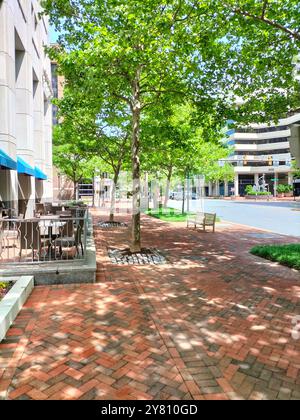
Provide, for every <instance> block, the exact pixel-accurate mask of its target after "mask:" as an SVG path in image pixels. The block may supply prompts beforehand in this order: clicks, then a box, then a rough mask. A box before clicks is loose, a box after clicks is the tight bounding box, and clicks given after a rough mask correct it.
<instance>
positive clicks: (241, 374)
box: [0, 215, 300, 400]
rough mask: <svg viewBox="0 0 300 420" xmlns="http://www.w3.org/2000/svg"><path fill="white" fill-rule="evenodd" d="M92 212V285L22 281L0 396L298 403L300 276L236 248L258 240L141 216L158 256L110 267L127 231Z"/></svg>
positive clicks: (228, 229) (229, 230) (146, 241)
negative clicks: (111, 251)
mask: <svg viewBox="0 0 300 420" xmlns="http://www.w3.org/2000/svg"><path fill="white" fill-rule="evenodd" d="M100 219H101V220H103V217H102V218H99V215H96V216H95V217H94V221H95V238H96V245H97V259H98V273H97V280H98V282H97V283H96V284H93V285H86V284H83V285H68V286H50V287H45V286H40V287H36V288H35V289H34V291H33V293H32V295H31V297H30V298H29V300H28V302H27V304H26V305H25V307H24V309H23V310H22V311H21V313H20V314H19V316H18V317H17V319H16V321H15V323H14V325H13V326H12V327H11V329H10V330H9V332H8V335H7V338H6V340H5V341H3V342H2V343H1V344H0V398H2V399H5V398H7V399H88V400H90V399H99V400H101V399H104V400H105V399H111V400H113V399H114V400H118V399H133V400H135V399H181V400H183V399H186V400H193V399H194V400H198V399H199V400H201V399H284V400H285V399H296V400H299V399H300V373H299V371H300V340H298V341H297V340H293V339H292V337H291V333H292V319H293V317H294V316H295V315H300V274H299V272H296V271H293V270H290V269H288V268H285V267H280V266H278V265H276V264H273V263H270V262H267V261H265V260H261V259H260V258H258V257H255V256H251V255H249V253H248V250H249V249H250V248H251V246H253V245H255V244H258V243H268V242H270V239H267V237H265V236H264V235H261V234H260V232H259V231H255V230H254V229H250V228H246V227H242V226H237V225H231V224H228V225H227V226H226V225H224V226H223V227H220V226H219V227H217V233H216V234H212V233H201V232H194V231H193V230H187V229H186V228H184V226H183V225H181V224H179V225H178V224H176V225H174V224H173V225H170V224H166V223H163V222H161V221H159V220H156V219H149V218H146V217H145V218H144V220H143V224H144V231H143V232H144V234H143V246H145V247H157V248H159V249H160V250H163V252H164V253H165V255H166V257H167V264H165V265H158V266H119V265H113V264H112V263H111V261H110V259H109V258H108V255H107V249H108V248H109V247H119V248H120V244H121V247H122V246H123V247H124V248H126V247H128V242H127V239H128V231H127V230H126V229H119V230H118V229H116V230H109V231H108V230H105V229H101V228H99V227H97V223H98V222H99V220H100ZM120 220H121V221H128V219H127V218H126V217H124V218H120ZM253 232H254V233H255V232H257V235H253ZM275 236H276V235H275ZM286 241H289V242H293V241H296V239H295V238H294V239H292V238H284V237H280V236H276V238H273V239H272V242H286Z"/></svg>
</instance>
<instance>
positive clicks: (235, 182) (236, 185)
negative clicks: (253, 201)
mask: <svg viewBox="0 0 300 420" xmlns="http://www.w3.org/2000/svg"><path fill="white" fill-rule="evenodd" d="M234 195H235V196H236V197H239V195H240V194H239V174H235V176H234Z"/></svg>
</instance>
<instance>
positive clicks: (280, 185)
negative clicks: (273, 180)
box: [277, 184, 286, 194]
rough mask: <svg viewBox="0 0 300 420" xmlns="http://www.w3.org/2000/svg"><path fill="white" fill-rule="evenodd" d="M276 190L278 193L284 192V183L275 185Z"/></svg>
mask: <svg viewBox="0 0 300 420" xmlns="http://www.w3.org/2000/svg"><path fill="white" fill-rule="evenodd" d="M277 192H278V193H279V194H283V193H285V192H286V185H283V184H279V185H278V187H277Z"/></svg>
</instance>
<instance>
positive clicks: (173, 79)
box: [42, 0, 230, 252]
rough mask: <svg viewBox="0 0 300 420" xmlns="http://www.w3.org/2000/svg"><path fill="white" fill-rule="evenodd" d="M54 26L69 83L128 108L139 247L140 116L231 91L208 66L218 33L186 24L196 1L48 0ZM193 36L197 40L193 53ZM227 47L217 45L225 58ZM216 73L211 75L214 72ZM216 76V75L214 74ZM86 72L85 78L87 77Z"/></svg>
mask: <svg viewBox="0 0 300 420" xmlns="http://www.w3.org/2000/svg"><path fill="white" fill-rule="evenodd" d="M42 4H43V6H44V7H45V10H46V12H47V13H48V14H49V15H50V18H51V21H52V23H53V24H54V25H55V26H56V28H57V29H58V30H60V31H62V34H63V35H62V36H61V37H60V41H59V42H60V44H61V46H62V47H63V48H62V49H61V50H59V49H56V50H55V51H53V52H52V54H53V55H55V56H56V59H57V60H58V62H59V63H60V65H61V68H62V71H63V73H64V74H65V76H66V78H67V80H68V83H72V84H73V85H74V84H77V85H78V86H80V87H81V88H82V89H83V90H84V91H85V93H86V95H87V96H88V95H89V94H90V93H91V92H95V91H97V93H98V95H99V102H100V101H101V100H102V99H103V100H107V99H108V98H109V100H110V99H111V98H116V99H118V100H119V101H122V102H123V103H124V104H126V105H127V108H128V111H129V115H130V120H131V165H132V178H133V209H134V212H133V217H132V241H131V251H132V252H138V251H140V250H141V231H140V172H141V169H140V148H141V136H140V134H141V127H140V125H141V117H142V115H143V114H144V112H145V110H146V109H147V108H148V107H150V106H153V105H154V106H155V105H156V104H157V103H158V102H159V101H160V100H161V99H162V98H163V97H166V96H169V97H173V98H175V97H177V96H180V97H185V96H188V95H190V94H191V92H192V93H193V95H194V96H195V100H197V101H199V102H201V103H203V102H204V101H205V102H206V105H207V112H209V111H208V110H209V106H210V105H211V104H212V103H214V102H216V101H220V100H221V96H220V91H224V90H225V88H226V89H229V88H230V87H229V83H228V80H226V79H225V78H224V74H223V71H222V69H221V68H218V67H216V66H214V68H213V67H212V66H210V68H209V67H208V66H207V65H206V63H207V61H210V56H209V54H207V51H208V49H210V48H211V47H213V44H214V39H216V38H218V36H219V35H218V34H217V33H216V32H211V34H210V37H211V39H210V41H209V42H208V37H207V30H206V29H207V25H206V24H205V25H204V26H202V27H201V31H200V33H199V31H198V29H199V28H196V31H197V32H194V31H193V28H191V27H189V26H188V24H187V23H188V21H189V19H190V9H191V6H190V2H185V1H178V0H177V1H175V0H172V1H169V2H167V3H162V2H160V1H157V0H143V1H141V0H127V1H126V2H125V1H124V0H123V1H122V0H114V1H105V2H104V1H100V0H97V1H90V0H80V1H79V0H55V1H52V0H44V1H43V3H42ZM194 39H196V41H197V46H196V48H195V44H194ZM222 48H223V45H222V44H220V45H219V46H218V48H216V52H215V53H216V54H218V56H219V60H220V61H221V55H222V54H221V50H222ZM212 68H213V70H212ZM212 71H213V73H212ZM82 75H84V76H83V77H82Z"/></svg>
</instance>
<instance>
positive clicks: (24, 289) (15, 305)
mask: <svg viewBox="0 0 300 420" xmlns="http://www.w3.org/2000/svg"><path fill="white" fill-rule="evenodd" d="M1 281H2V282H3V281H15V284H14V285H13V287H12V288H11V289H10V291H9V292H8V293H7V294H6V295H5V296H4V298H3V299H2V300H1V302H0V342H1V341H2V340H3V339H4V337H5V335H6V333H7V330H8V329H9V327H10V326H11V325H12V323H13V322H14V320H15V318H16V316H17V315H18V313H19V312H20V310H21V309H22V307H23V305H24V303H25V302H26V300H27V299H28V297H29V295H30V293H31V292H32V289H33V287H34V279H33V276H22V277H20V278H19V279H17V278H4V279H1Z"/></svg>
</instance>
